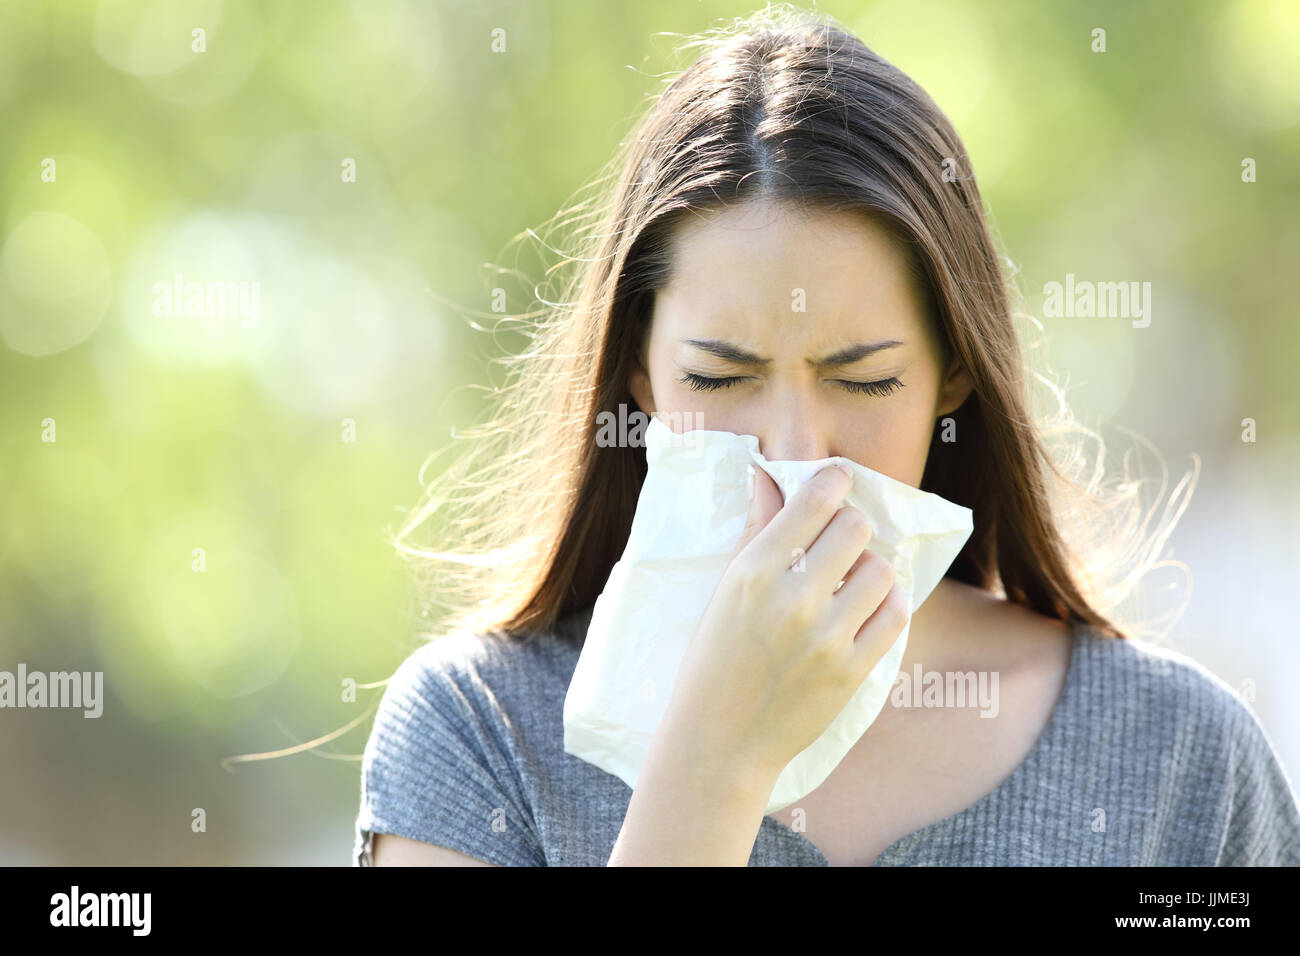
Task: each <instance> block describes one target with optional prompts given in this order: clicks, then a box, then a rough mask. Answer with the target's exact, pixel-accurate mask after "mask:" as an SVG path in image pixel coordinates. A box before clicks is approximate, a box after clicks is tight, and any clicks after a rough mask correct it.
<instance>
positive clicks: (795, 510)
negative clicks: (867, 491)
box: [754, 465, 853, 571]
mask: <svg viewBox="0 0 1300 956" xmlns="http://www.w3.org/2000/svg"><path fill="white" fill-rule="evenodd" d="M754 470H755V471H760V472H761V471H762V469H759V468H756V469H754ZM852 487H853V478H852V476H851V475H850V474H849V473H848V472H847V471H846V470H844V469H842V468H839V467H837V466H835V465H830V466H827V467H826V468H823V469H822V470H821V471H819V472H817V474H815V475H813V476H812V477H811V478H809V479H808V480H807V481H806V482H804V484H803V486H802V487H801V488H800V489H799V490H798V491H796V492H795V493H794V494H793V495H791V496H790V500H789V501H787V502H786V503H785V506H784V507H783V508H781V510H780V511H779V512H778V513H777V515H776V517H774V518H772V520H771V521H769V522H768V523H767V526H766V527H764V528H763V529H762V530H761V531H760V532H759V533H758V534H757V535H755V540H759V541H762V542H764V544H763V547H764V550H765V551H767V553H768V554H771V555H775V556H777V557H776V558H773V559H772V560H780V561H782V564H781V567H780V568H778V569H777V570H781V571H784V570H786V569H787V568H789V567H790V564H791V560H790V556H792V555H794V556H797V555H800V554H803V553H805V552H806V551H807V550H808V546H809V545H810V544H812V542H813V540H814V539H815V538H816V537H817V536H818V535H819V534H820V533H821V531H822V529H823V528H825V527H826V525H827V523H828V522H829V521H830V520H831V518H832V516H834V514H835V512H836V510H837V509H838V508H839V506H840V503H841V502H842V501H843V500H844V496H845V495H847V494H848V493H849V489H850V488H852Z"/></svg>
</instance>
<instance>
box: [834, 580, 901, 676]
mask: <svg viewBox="0 0 1300 956" xmlns="http://www.w3.org/2000/svg"><path fill="white" fill-rule="evenodd" d="M848 587H849V582H848V581H845V582H844V587H842V588H840V591H844V590H846V589H847V588H848ZM838 597H839V595H836V596H835V599H838ZM910 618H911V612H910V611H909V610H908V606H907V595H906V594H905V593H904V592H903V589H902V587H901V586H900V585H899V584H898V582H897V581H895V582H894V583H893V584H892V585H890V587H889V590H888V591H887V592H886V594H885V596H884V598H883V600H881V601H880V605H879V606H878V607H877V608H876V610H875V611H874V612H873V613H872V614H871V616H870V617H868V618H867V620H866V622H865V623H863V625H862V627H860V628H859V629H858V633H857V634H856V635H855V636H854V638H853V663H854V666H855V667H856V668H857V673H858V674H860V675H861V678H862V680H866V679H867V675H868V674H870V673H871V671H872V669H873V668H875V666H876V665H877V664H879V663H880V661H881V658H883V657H884V656H885V654H887V653H888V652H889V649H890V648H891V647H893V646H894V643H895V642H896V641H897V640H898V636H899V635H900V634H902V633H903V628H904V627H906V626H907V622H908V620H909V619H910ZM850 626H851V625H850Z"/></svg>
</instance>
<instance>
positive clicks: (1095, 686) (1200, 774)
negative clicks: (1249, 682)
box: [1075, 628, 1300, 866]
mask: <svg viewBox="0 0 1300 956" xmlns="http://www.w3.org/2000/svg"><path fill="white" fill-rule="evenodd" d="M1075 654H1077V655H1080V661H1079V667H1078V668H1077V670H1076V674H1077V680H1078V686H1077V688H1076V690H1077V692H1078V695H1079V706H1078V708H1077V709H1078V710H1079V711H1081V712H1084V713H1086V714H1087V715H1088V716H1089V718H1090V719H1089V721H1087V722H1086V724H1085V725H1086V726H1091V727H1092V728H1093V731H1094V732H1098V731H1100V732H1101V734H1102V736H1105V737H1109V738H1110V739H1112V740H1116V741H1119V742H1120V747H1121V754H1122V756H1121V758H1120V759H1121V760H1122V761H1123V763H1124V764H1125V765H1126V766H1128V767H1130V768H1132V773H1133V774H1134V776H1138V775H1141V776H1144V777H1145V778H1146V781H1147V783H1148V785H1150V786H1151V787H1152V788H1153V789H1154V791H1155V792H1156V793H1157V794H1158V795H1159V799H1161V800H1163V801H1169V802H1173V803H1177V804H1179V805H1180V806H1185V807H1186V813H1185V814H1184V816H1185V817H1186V818H1187V819H1193V818H1195V819H1201V820H1206V821H1212V827H1211V833H1210V834H1207V835H1208V836H1211V837H1212V838H1213V839H1216V840H1218V847H1217V857H1216V860H1215V862H1216V865H1220V866H1237V865H1292V866H1294V865H1300V805H1298V804H1297V802H1296V796H1295V791H1294V788H1293V787H1292V784H1291V780H1290V778H1289V777H1288V775H1287V773H1286V771H1285V769H1284V768H1283V767H1282V764H1281V761H1280V760H1279V759H1278V756H1277V752H1276V750H1275V748H1274V746H1273V742H1272V740H1271V739H1270V738H1269V735H1268V734H1267V732H1266V731H1265V729H1264V727H1263V725H1262V724H1261V722H1260V720H1259V718H1258V717H1257V716H1256V714H1255V712H1254V711H1253V710H1252V709H1251V708H1250V706H1249V705H1248V704H1247V703H1246V701H1245V700H1244V699H1243V698H1242V697H1241V696H1240V695H1239V694H1238V693H1237V692H1236V691H1235V690H1233V689H1232V688H1231V687H1229V686H1228V684H1227V683H1225V682H1224V681H1223V680H1222V679H1221V678H1220V677H1218V676H1217V675H1216V674H1214V673H1213V672H1211V671H1210V670H1209V669H1207V668H1206V667H1205V666H1204V665H1202V664H1201V663H1200V662H1199V661H1196V660H1195V659H1193V658H1191V657H1188V656H1187V655H1185V654H1183V653H1180V652H1178V651H1175V650H1173V649H1171V648H1168V647H1164V646H1160V645H1155V644H1151V643H1148V642H1145V641H1141V640H1135V639H1131V638H1128V639H1118V638H1113V637H1108V636H1106V635H1104V634H1101V633H1100V632H1098V631H1096V630H1094V629H1092V628H1081V629H1080V633H1079V635H1078V640H1077V641H1076V644H1075ZM1080 730H1081V732H1086V731H1083V730H1082V727H1081V728H1080ZM1106 731H1109V733H1106Z"/></svg>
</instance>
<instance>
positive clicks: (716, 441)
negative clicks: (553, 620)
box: [564, 417, 972, 815]
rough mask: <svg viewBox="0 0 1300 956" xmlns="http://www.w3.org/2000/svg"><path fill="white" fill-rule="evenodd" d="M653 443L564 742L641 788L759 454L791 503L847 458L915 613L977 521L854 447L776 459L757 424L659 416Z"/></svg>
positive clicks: (797, 774) (884, 668) (830, 766)
mask: <svg viewBox="0 0 1300 956" xmlns="http://www.w3.org/2000/svg"><path fill="white" fill-rule="evenodd" d="M645 443H646V462H647V464H648V466H649V467H648V472H647V474H646V478H645V482H644V484H643V486H642V488H641V495H640V498H639V499H638V501H637V508H636V514H635V516H634V517H633V519H632V530H631V534H630V535H629V536H628V542H627V547H626V549H625V550H624V552H623V557H622V558H621V559H620V560H619V561H618V562H617V563H616V564H615V565H614V568H613V570H612V571H611V572H610V575H609V580H608V581H607V582H606V584H605V589H604V591H603V592H602V593H601V595H600V597H599V598H597V600H596V604H595V607H594V609H593V612H592V617H591V623H590V625H589V627H588V630H587V636H586V642H585V644H584V645H583V648H582V652H581V654H580V655H579V657H578V664H577V667H576V669H575V670H574V674H573V680H572V681H571V683H570V684H569V691H568V694H567V695H566V697H565V700H564V750H565V752H566V753H569V754H572V755H574V756H575V757H581V758H582V759H583V760H586V761H588V762H589V763H592V764H595V765H596V766H597V767H600V768H601V769H602V770H604V771H606V772H607V773H611V774H614V775H615V776H617V777H619V778H621V779H622V780H623V782H624V783H626V784H627V785H628V786H629V787H633V788H635V786H636V778H637V773H638V771H639V770H640V768H641V765H642V763H643V762H644V761H645V758H646V755H647V753H648V752H649V749H650V743H651V741H652V739H653V738H654V733H655V729H656V728H657V727H658V726H659V722H660V720H661V719H662V717H663V715H664V712H665V711H666V710H667V707H668V702H669V698H670V696H671V693H672V688H673V682H674V679H675V678H676V675H677V668H678V666H679V665H680V663H681V661H682V658H683V657H684V655H685V653H686V647H687V644H688V643H689V642H690V640H691V637H692V635H693V634H694V633H695V628H696V625H697V624H698V623H699V620H700V618H701V617H702V616H703V614H704V609H705V607H706V606H707V605H708V603H709V599H710V598H711V597H712V595H713V592H714V590H715V588H716V587H717V585H718V581H719V580H720V579H721V577H722V574H723V571H725V570H726V567H727V564H728V563H729V562H730V560H731V556H732V552H733V551H734V550H735V547H736V543H737V542H738V541H739V540H740V535H741V532H742V531H743V530H744V527H745V516H746V514H747V512H748V510H749V498H750V480H751V478H750V472H749V470H748V469H749V466H750V465H751V464H753V465H754V466H756V467H759V468H762V469H763V470H764V471H766V472H767V473H768V474H769V475H771V476H772V478H773V480H774V481H775V482H776V484H777V486H778V487H779V488H780V489H781V494H782V495H783V496H784V498H785V499H786V500H789V498H790V496H791V495H792V494H794V492H795V491H796V490H797V489H798V488H799V486H800V485H802V484H803V483H804V482H805V481H807V480H808V479H809V478H811V477H812V476H813V475H815V474H817V472H819V471H821V470H822V469H823V468H825V467H827V466H828V465H834V464H844V465H846V466H847V467H848V468H849V469H850V470H851V471H852V472H853V488H852V490H851V491H850V492H849V494H848V495H847V496H846V498H845V502H844V503H845V504H846V505H852V506H853V507H856V508H858V509H860V510H861V511H862V512H864V513H865V514H866V515H867V517H868V518H869V519H870V521H871V529H872V536H871V542H870V544H868V548H869V549H870V550H872V551H874V552H876V553H877V554H880V555H881V556H882V557H884V558H885V559H886V560H888V561H889V562H890V564H892V565H893V567H894V579H895V581H896V582H897V583H898V585H899V586H900V587H901V588H902V589H903V591H904V592H905V593H906V594H907V598H908V607H909V608H911V610H912V611H913V612H915V611H916V609H917V608H918V607H920V606H921V602H922V601H924V600H925V599H926V598H927V597H928V596H929V594H930V592H931V591H932V590H934V587H935V585H937V584H938V583H939V581H940V579H941V578H942V577H943V575H944V574H945V573H946V572H947V570H948V567H949V566H950V565H951V564H952V562H953V560H954V559H955V558H956V557H957V554H958V553H959V552H960V551H961V549H962V546H963V545H964V544H965V543H966V539H967V538H968V537H970V533H971V529H972V525H971V512H970V509H969V508H963V507H961V506H960V505H956V504H953V503H952V502H950V501H947V500H945V499H943V498H940V497H939V496H938V495H933V494H929V493H927V492H923V491H920V490H919V489H917V488H913V487H912V486H910V485H907V484H904V483H903V482H900V481H896V480H894V479H893V478H889V477H887V476H885V475H882V474H880V473H879V472H875V471H872V470H870V469H869V468H865V467H863V466H862V465H859V464H857V463H856V462H853V461H850V460H849V459H847V458H843V457H835V458H824V459H821V460H819V461H768V460H767V459H765V458H764V457H763V456H762V455H761V454H759V451H758V439H757V438H756V437H755V436H753V435H736V434H732V433H731V432H721V431H706V430H703V429H696V430H694V431H688V432H684V433H682V434H677V433H675V432H673V430H672V429H670V428H669V427H668V426H667V425H666V424H664V423H663V421H661V420H660V419H659V418H655V417H652V418H651V419H650V423H649V425H648V426H647V428H646V431H645ZM796 557H797V556H795V555H792V556H791V563H794V561H795V558H796ZM909 627H910V621H909ZM909 627H905V628H904V629H903V633H902V634H900V635H899V637H898V639H897V640H896V641H895V642H894V644H893V646H892V647H891V648H890V649H889V651H888V652H887V653H886V654H885V656H884V658H883V659H881V661H880V663H879V664H877V665H876V667H875V669H874V670H873V671H872V672H871V673H870V675H868V677H867V678H866V680H864V681H863V682H862V685H861V686H860V687H859V689H858V691H857V692H856V693H855V694H854V696H853V697H852V698H851V699H850V700H849V703H848V704H847V705H846V706H845V707H844V709H843V710H842V711H841V712H840V714H839V716H837V717H836V718H835V720H834V721H832V723H831V724H830V726H829V727H828V728H827V729H826V731H825V732H824V733H823V734H822V735H821V736H820V737H819V738H817V740H815V741H814V742H813V743H812V744H810V745H809V746H808V747H807V748H806V749H805V750H803V751H802V752H801V753H799V754H798V755H797V756H796V757H795V758H794V759H793V760H792V761H791V762H790V763H789V764H788V765H787V766H786V768H785V770H783V771H782V772H781V774H780V776H779V777H778V779H777V782H776V785H775V787H774V788H773V790H772V794H771V797H770V798H769V801H768V805H767V809H766V810H765V811H764V814H765V815H766V814H769V813H773V812H775V811H777V810H780V809H782V808H784V807H787V806H789V805H790V804H792V803H794V802H795V801H797V800H799V799H801V798H802V797H804V796H806V795H807V794H809V793H811V792H812V791H813V790H816V789H817V787H819V786H820V785H821V783H822V782H823V781H824V780H825V779H826V778H827V777H828V776H830V773H831V771H832V770H834V769H835V767H836V766H837V765H838V764H839V762H840V761H841V760H842V759H843V758H844V755H845V754H847V753H848V752H849V750H850V749H851V748H852V747H853V745H854V744H855V743H856V742H857V740H858V738H860V737H861V736H862V734H863V733H864V732H865V731H866V729H867V728H868V727H869V726H871V723H872V721H874V720H875V719H876V716H877V715H878V714H879V713H880V710H881V708H882V707H883V706H884V704H885V701H886V700H887V698H888V695H889V691H890V688H891V687H892V686H893V683H894V680H895V678H896V677H897V675H898V670H899V664H900V662H901V661H902V658H903V651H904V649H905V648H906V646H907V635H908V630H909Z"/></svg>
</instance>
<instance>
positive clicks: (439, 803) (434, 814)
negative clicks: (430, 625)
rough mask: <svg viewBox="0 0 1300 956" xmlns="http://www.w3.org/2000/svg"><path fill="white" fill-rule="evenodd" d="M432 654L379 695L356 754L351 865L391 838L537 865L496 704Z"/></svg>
mask: <svg viewBox="0 0 1300 956" xmlns="http://www.w3.org/2000/svg"><path fill="white" fill-rule="evenodd" d="M441 640H442V639H437V640H435V641H434V642H433V643H435V644H436V643H439V641H441ZM439 651H440V649H438V648H435V647H433V646H432V645H428V646H425V647H422V648H421V649H419V650H417V651H416V652H414V653H413V654H411V655H410V656H409V657H408V658H407V659H406V660H405V661H404V662H403V663H402V665H401V666H400V667H399V668H398V669H397V671H396V672H395V673H394V674H393V676H392V678H391V679H390V680H389V682H388V685H387V687H386V688H385V690H384V695H383V697H382V699H381V701H380V704H379V709H378V711H377V713H376V716H375V722H374V726H373V727H372V729H371V732H370V738H369V740H368V741H367V743H366V750H365V753H364V755H363V757H362V763H361V809H360V812H359V813H358V815H357V819H356V834H355V836H356V842H355V844H354V846H353V861H352V862H353V865H357V866H370V865H373V860H372V857H371V849H372V844H373V838H374V834H376V833H391V834H397V835H399V836H404V837H408V838H409V839H412V840H419V841H421V842H423V843H430V844H433V845H435V846H440V847H446V848H448V849H452V850H456V851H457V852H460V853H464V854H466V855H468V856H472V857H475V858H477V859H480V860H485V861H487V862H488V863H495V864H497V865H498V866H545V865H546V859H545V854H544V853H543V851H542V848H541V843H540V841H539V840H538V838H537V835H536V828H535V824H534V821H533V819H532V814H531V811H530V809H529V806H528V803H527V801H526V800H525V799H524V796H523V793H522V789H521V787H520V785H519V780H518V776H517V774H516V773H515V771H514V768H513V767H512V765H511V763H510V759H509V757H508V747H507V746H506V744H505V742H504V741H503V740H502V737H501V733H502V731H501V722H500V721H498V720H495V719H493V714H492V707H493V703H492V702H493V701H494V700H495V698H494V697H493V695H492V694H491V693H490V692H488V691H487V689H486V688H483V687H481V686H480V683H481V682H480V681H478V679H477V678H476V677H475V675H474V674H473V673H472V672H470V671H468V670H464V669H461V668H459V667H457V666H456V665H455V664H454V663H453V662H452V661H451V660H450V659H449V656H448V655H446V654H442V653H440V652H439Z"/></svg>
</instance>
